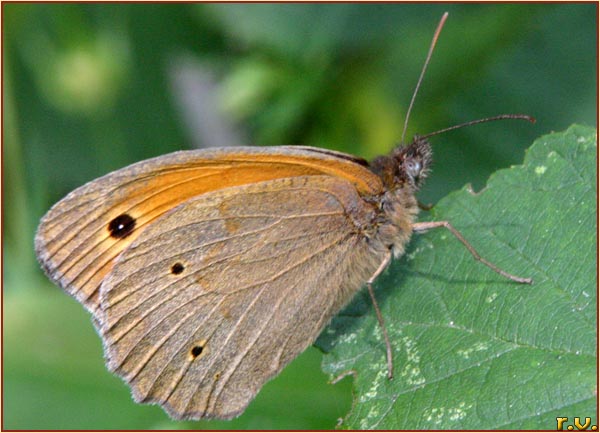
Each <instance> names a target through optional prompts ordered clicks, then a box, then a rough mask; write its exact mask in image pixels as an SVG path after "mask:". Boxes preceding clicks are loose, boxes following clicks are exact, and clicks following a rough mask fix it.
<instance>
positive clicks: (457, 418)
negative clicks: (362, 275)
mask: <svg viewBox="0 0 600 433" xmlns="http://www.w3.org/2000/svg"><path fill="white" fill-rule="evenodd" d="M596 155H597V144H596V130H594V129H592V128H589V127H583V126H572V127H571V128H569V129H568V130H567V131H565V132H562V133H556V134H551V135H547V136H544V137H542V138H540V139H539V140H537V141H536V142H535V143H534V144H533V146H532V147H531V148H530V149H529V150H528V152H527V156H526V158H525V162H524V164H523V165H521V166H515V167H511V168H509V169H505V170H501V171H498V172H497V173H495V174H494V175H492V177H491V178H490V180H489V181H488V184H487V187H486V188H485V189H484V190H483V191H481V192H479V193H473V192H472V191H471V190H470V188H469V187H468V186H467V187H465V188H463V189H462V190H460V191H458V192H455V193H452V194H450V195H449V196H448V197H446V198H445V199H444V200H442V201H440V203H439V204H438V205H436V207H435V209H434V211H433V212H431V215H430V218H431V220H438V221H439V220H448V221H450V222H451V223H452V224H453V225H454V226H455V227H456V228H457V229H458V230H459V231H461V233H462V234H463V235H464V236H465V237H466V239H468V240H469V241H470V243H471V244H472V245H473V246H474V247H475V248H476V249H477V250H478V252H479V253H480V254H481V255H482V256H483V257H485V258H486V259H488V260H490V261H491V262H493V263H495V264H496V265H498V266H499V267H500V268H502V269H504V270H506V271H508V272H511V273H514V274H516V275H519V276H524V277H532V278H533V279H534V283H533V284H532V285H520V284H516V283H513V282H511V281H508V280H506V279H504V278H503V277H501V276H500V275H497V274H495V273H494V272H492V271H491V270H490V269H488V268H487V267H485V266H484V265H482V264H481V263H478V262H476V261H475V260H474V259H473V257H472V256H471V255H470V254H469V252H468V251H467V249H466V248H464V246H463V245H462V244H461V243H460V242H458V240H457V239H456V238H454V236H452V234H451V233H449V232H448V231H447V230H443V229H439V230H433V231H430V232H428V233H426V234H424V235H416V236H415V237H414V239H413V240H412V242H411V244H410V247H409V249H408V251H407V254H406V256H405V257H404V258H403V259H401V260H398V261H396V262H395V263H393V264H392V265H391V266H390V267H389V268H388V270H387V271H386V272H385V273H384V274H383V275H382V276H381V277H380V278H379V280H378V281H377V283H376V286H375V291H376V295H377V297H378V301H379V305H380V306H381V310H382V314H383V316H384V318H385V320H386V326H387V330H388V332H389V335H390V340H391V343H392V346H393V350H394V375H395V377H394V379H393V380H391V381H390V380H388V379H387V378H386V375H387V370H386V355H385V345H384V342H383V339H382V335H381V330H380V328H379V326H378V325H377V321H376V319H375V314H374V310H373V307H372V306H371V305H370V302H369V299H368V297H367V295H366V294H365V293H364V292H361V295H360V296H358V297H357V299H356V300H355V301H353V303H351V304H350V305H349V306H348V307H347V309H346V310H345V311H344V313H343V314H342V315H340V316H339V317H337V318H336V319H335V320H334V321H333V323H332V324H331V326H330V327H329V328H328V329H327V330H326V331H325V332H324V333H323V335H322V337H321V339H320V340H319V345H320V346H321V348H323V349H324V350H325V351H327V352H329V353H328V354H327V355H326V357H325V360H324V364H323V368H324V370H325V371H326V372H328V373H330V374H331V375H332V376H337V375H340V374H344V373H347V372H350V371H352V372H353V375H354V378H355V379H354V386H355V402H354V406H353V408H352V410H351V411H350V413H349V414H348V415H347V417H346V418H345V420H344V423H343V427H344V428H350V429H418V430H421V429H477V430H479V429H545V430H549V429H555V428H556V417H568V418H569V421H568V422H567V423H566V424H565V427H566V426H567V425H569V423H570V424H571V425H572V424H573V418H574V417H580V418H581V420H582V422H583V420H584V419H585V417H591V422H592V425H597V422H598V420H597V417H596V382H597V377H596V364H597V358H596V357H597V348H596V330H597V326H596V325H597V319H596V263H597V261H596V251H597V239H596V235H595V234H596V196H597V191H596ZM441 163H442V162H438V164H441Z"/></svg>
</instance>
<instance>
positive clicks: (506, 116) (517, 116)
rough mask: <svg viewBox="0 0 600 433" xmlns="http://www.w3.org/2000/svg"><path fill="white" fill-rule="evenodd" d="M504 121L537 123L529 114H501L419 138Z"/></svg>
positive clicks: (422, 136)
mask: <svg viewBox="0 0 600 433" xmlns="http://www.w3.org/2000/svg"><path fill="white" fill-rule="evenodd" d="M503 119H521V120H527V121H528V122H531V123H535V117H531V116H528V115H527V114H499V115H498V116H493V117H486V118H484V119H477V120H471V121H470V122H465V123H460V124H458V125H454V126H450V127H449V128H444V129H440V130H439V131H435V132H430V133H429V134H427V135H419V138H429V137H431V136H432V135H438V134H442V133H444V132H448V131H452V130H454V129H459V128H464V127H465V126H471V125H477V124H478V123H486V122H494V121H496V120H503Z"/></svg>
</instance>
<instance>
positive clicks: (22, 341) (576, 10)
mask: <svg viewBox="0 0 600 433" xmlns="http://www.w3.org/2000/svg"><path fill="white" fill-rule="evenodd" d="M2 7H3V14H4V21H3V22H4V26H3V37H4V39H3V41H4V51H3V54H4V59H3V60H4V70H3V79H4V81H3V88H4V92H3V98H4V99H3V104H4V113H3V114H4V117H3V126H4V128H3V131H4V136H3V144H4V146H3V152H4V153H3V158H4V164H3V169H4V179H3V180H4V191H3V192H4V203H3V204H4V206H3V217H4V233H3V234H4V237H3V242H4V244H3V247H4V248H3V262H4V267H3V269H4V273H3V283H4V298H3V300H4V302H3V308H4V315H3V325H4V327H3V332H4V334H3V337H4V340H3V341H4V351H3V353H4V360H3V361H4V369H3V375H4V377H3V380H4V396H3V397H4V399H3V404H4V412H3V414H4V420H3V424H4V425H3V427H4V428H5V429H154V428H167V429H178V428H194V429H204V428H207V429H208V428H210V429H218V428H231V429H243V428H251V429H282V428H287V429H292V428H293V429H313V428H318V429H328V428H333V427H335V425H336V422H337V419H338V418H340V417H342V416H343V415H344V414H345V413H346V412H347V411H348V410H349V408H350V406H351V403H352V394H351V380H350V379H349V378H348V379H345V380H344V381H342V382H341V383H339V384H337V385H335V386H333V385H328V384H327V380H328V378H327V377H326V376H325V375H324V374H323V373H322V372H321V371H320V367H319V365H320V357H321V355H320V353H319V352H318V351H317V350H316V349H314V348H311V349H310V350H308V351H307V352H306V353H305V354H304V355H302V356H301V357H300V358H298V359H297V360H296V361H295V362H294V363H292V364H291V365H290V367H289V368H287V369H286V370H285V371H284V373H283V374H282V375H281V376H279V377H278V378H277V379H275V380H273V381H272V382H270V383H269V384H267V386H266V387H265V388H264V389H263V391H262V392H261V393H260V394H259V396H258V398H257V399H256V400H255V401H254V402H253V403H252V404H251V406H250V407H249V408H248V410H247V411H246V413H245V414H244V415H242V416H241V417H240V418H238V419H236V420H234V421H232V422H218V421H213V422H198V423H195V422H185V423H178V422H174V421H171V420H169V418H168V417H167V416H166V415H165V414H164V413H163V412H162V410H161V409H160V408H157V407H149V406H140V405H136V404H135V403H133V401H132V400H131V398H130V396H129V390H128V388H127V387H126V386H125V384H123V383H122V382H121V380H120V379H118V378H116V377H114V376H112V375H111V374H110V373H109V372H108V371H107V370H106V369H105V367H104V364H103V359H102V348H101V343H100V340H99V338H98V337H97V336H96V334H95V332H94V329H93V326H92V324H91V322H90V320H89V319H90V318H89V315H88V314H87V313H86V312H85V311H84V310H83V308H81V307H80V306H79V305H78V304H77V303H76V302H75V300H73V299H71V298H69V297H68V296H67V295H65V294H64V293H62V292H61V291H60V290H59V289H58V288H57V287H55V286H54V285H52V284H51V283H50V282H49V281H48V280H47V279H46V278H45V277H44V276H43V274H42V272H41V271H40V270H39V267H38V265H37V262H36V260H35V256H34V253H33V236H34V232H35V228H36V225H37V222H38V220H39V218H40V217H41V216H42V215H43V214H44V212H45V211H46V210H47V209H48V208H49V207H50V206H51V205H52V204H53V203H54V202H56V201H57V200H59V199H60V198H61V197H62V196H64V195H65V194H66V193H68V192H69V191H71V190H72V189H74V188H76V187H78V186H80V185H81V184H83V183H84V182H86V181H89V180H91V179H94V178H96V177H98V176H100V175H103V174H105V173H107V172H109V171H111V170H114V169H118V168H120V167H123V166H124V165H127V164H129V163H133V162H136V161H138V160H141V159H144V158H148V157H152V156H156V155H160V154H163V153H166V152H171V151H175V150H179V149H187V148H193V147H203V146H224V145H235V144H238V145H239V144H256V145H276V144H303V145H312V146H320V147H326V148H331V149H338V150H343V151H346V152H351V153H354V154H357V155H361V156H363V157H365V158H372V157H373V156H375V155H377V154H381V153H385V152H387V151H388V150H390V149H391V148H392V147H393V145H394V144H395V143H397V142H398V140H399V139H400V136H401V133H402V124H403V122H404V115H405V112H406V108H407V105H408V102H409V100H410V97H411V94H412V92H413V89H414V86H415V83H416V81H417V78H418V75H419V71H420V69H421V66H422V64H423V60H424V58H425V56H426V53H427V49H428V46H429V42H430V39H431V37H432V34H433V31H434V29H435V27H436V25H437V22H438V20H439V18H440V17H441V15H442V13H443V12H444V11H446V10H447V11H449V12H450V17H449V19H448V21H447V23H446V27H445V28H444V30H443V31H442V34H441V38H440V40H439V43H438V46H437V48H436V52H435V53H434V55H433V60H432V62H431V65H430V67H429V70H428V72H427V75H426V76H425V80H424V82H423V86H422V88H421V91H420V93H419V96H418V97H417V100H416V105H415V108H414V111H413V113H412V116H411V120H410V126H409V130H408V134H407V137H411V136H412V135H413V134H414V133H416V132H419V133H427V132H431V131H435V130H438V129H441V128H444V127H447V126H450V125H454V124H457V123H461V122H464V121H468V120H472V119H477V118H480V117H485V116H490V115H494V114H499V113H527V114H530V115H533V116H535V117H536V118H537V120H538V122H537V123H536V124H535V125H530V124H528V123H526V122H518V121H504V122H496V123H491V124H487V125H478V126H474V127H470V128H466V129H462V130H459V131H455V132H451V133H447V134H444V135H441V136H438V137H435V138H433V139H432V142H433V147H434V158H435V159H434V166H433V173H432V176H431V178H430V179H429V180H428V183H427V185H426V186H425V188H424V190H423V191H422V193H421V195H420V199H421V201H423V202H432V203H435V201H437V200H438V199H439V198H441V197H443V196H444V195H446V194H447V193H448V192H450V191H452V190H454V189H457V188H459V187H461V186H462V185H464V184H465V183H468V182H470V183H472V184H473V186H474V187H475V189H479V188H481V187H483V185H484V184H485V180H486V178H487V177H488V176H489V175H490V174H491V173H492V172H493V171H494V170H496V169H498V168H500V167H506V166H509V165H511V164H517V163H520V162H521V161H522V159H523V150H524V149H525V148H526V147H527V146H528V145H529V144H531V142H532V141H533V139H534V138H535V137H537V136H539V135H541V134H544V133H547V132H550V131H552V130H555V131H558V130H562V129H565V128H566V127H568V126H569V125H570V124H572V123H575V122H577V123H584V124H589V125H595V123H596V116H597V114H596V96H597V85H596V77H597V73H596V65H597V58H596V35H597V22H596V16H597V13H596V8H597V5H595V4H489V5H471V4H457V5H454V4H444V5H434V4H431V5H425V4H410V5H408V4H170V5H168V4H68V5H67V4H3V5H2Z"/></svg>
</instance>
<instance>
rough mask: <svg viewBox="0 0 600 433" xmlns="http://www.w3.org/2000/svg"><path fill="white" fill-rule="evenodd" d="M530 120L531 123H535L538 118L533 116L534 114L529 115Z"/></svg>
mask: <svg viewBox="0 0 600 433" xmlns="http://www.w3.org/2000/svg"><path fill="white" fill-rule="evenodd" d="M529 121H530V122H531V123H535V122H537V120H536V118H535V117H533V116H529Z"/></svg>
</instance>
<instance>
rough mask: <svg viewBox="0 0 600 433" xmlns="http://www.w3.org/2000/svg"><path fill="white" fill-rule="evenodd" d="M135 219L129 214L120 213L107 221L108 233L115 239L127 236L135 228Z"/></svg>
mask: <svg viewBox="0 0 600 433" xmlns="http://www.w3.org/2000/svg"><path fill="white" fill-rule="evenodd" d="M135 225H136V222H135V219H134V218H133V217H132V216H131V215H129V214H126V213H124V214H121V215H119V216H118V217H116V218H114V219H113V220H112V221H111V222H109V223H108V233H109V234H110V236H111V237H113V238H115V239H123V238H126V237H127V236H129V235H130V234H131V233H132V232H133V230H134V229H135Z"/></svg>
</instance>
